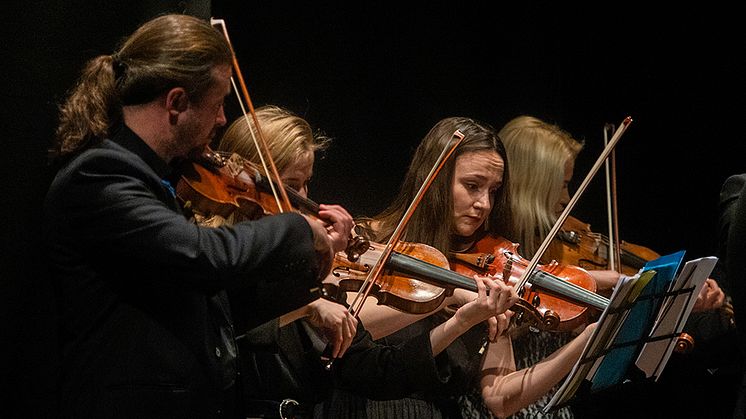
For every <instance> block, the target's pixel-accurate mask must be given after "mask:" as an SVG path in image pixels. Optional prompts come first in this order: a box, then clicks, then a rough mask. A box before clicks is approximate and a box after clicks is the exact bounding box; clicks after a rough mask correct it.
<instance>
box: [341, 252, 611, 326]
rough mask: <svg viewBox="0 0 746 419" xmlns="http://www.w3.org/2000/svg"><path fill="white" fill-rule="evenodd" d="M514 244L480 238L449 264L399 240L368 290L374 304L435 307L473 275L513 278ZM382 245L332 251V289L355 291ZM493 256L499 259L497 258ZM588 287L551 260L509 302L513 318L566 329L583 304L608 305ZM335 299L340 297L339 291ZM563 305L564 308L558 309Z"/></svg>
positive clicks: (588, 281)
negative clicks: (350, 252) (351, 255)
mask: <svg viewBox="0 0 746 419" xmlns="http://www.w3.org/2000/svg"><path fill="white" fill-rule="evenodd" d="M515 246H516V245H514V244H512V243H510V242H508V241H507V240H505V239H497V240H496V241H494V240H488V239H483V240H482V241H480V242H479V246H478V247H475V248H474V249H473V250H475V251H476V252H481V251H484V253H473V254H458V255H456V256H453V255H452V256H453V257H452V258H451V260H450V263H449V259H448V258H447V257H446V256H445V255H443V254H442V253H441V252H440V251H438V250H437V249H435V248H433V247H431V246H428V245H425V244H421V243H408V242H399V244H398V245H397V246H396V247H395V249H394V251H393V252H392V253H391V256H390V258H389V260H388V261H387V262H386V263H385V266H384V268H383V272H382V274H381V276H380V278H379V280H378V281H377V282H376V284H374V286H373V291H372V293H373V295H374V296H375V297H376V298H377V299H378V303H379V304H385V305H388V306H390V307H393V308H396V309H399V310H401V311H404V312H407V313H412V314H423V313H428V312H431V311H433V310H435V309H437V308H438V307H439V306H440V304H441V303H442V302H443V300H444V298H445V297H447V296H448V295H450V294H452V293H453V289H455V288H462V289H466V290H469V291H473V292H476V291H477V287H476V283H475V282H474V279H473V277H472V276H473V275H474V274H481V275H486V274H491V275H495V276H496V277H497V278H499V279H502V280H504V281H506V282H508V283H514V282H515V280H516V278H517V277H518V276H519V275H520V273H522V272H523V270H522V269H521V268H520V266H519V265H520V264H521V263H522V262H520V260H516V259H515V258H514V257H512V255H514V254H515ZM382 248H383V245H381V244H377V243H371V248H370V250H368V251H367V252H365V253H364V254H363V255H362V256H361V258H360V260H358V261H356V262H350V261H349V260H348V259H347V258H345V257H344V256H341V255H339V254H338V256H337V257H335V261H334V265H333V268H332V274H333V276H334V277H335V278H336V279H335V281H334V290H335V291H338V292H342V293H344V292H349V291H357V290H358V289H359V288H360V287H361V283H362V282H363V280H364V279H365V278H366V276H367V275H368V273H369V272H370V269H371V266H372V264H373V263H375V261H376V260H377V258H378V257H379V255H380V253H381V251H382ZM496 259H499V260H500V261H502V262H501V263H497V262H495V260H496ZM480 261H488V262H487V263H486V264H482V263H481V262H480ZM480 265H481V266H480ZM449 266H450V268H452V269H453V270H451V269H449ZM555 274H560V275H564V277H560V276H556V275H555ZM594 287H595V282H594V281H593V278H591V277H590V275H589V274H588V273H587V272H585V270H583V269H582V268H577V267H560V266H558V265H555V266H552V267H550V268H549V269H546V270H544V269H539V270H536V271H535V272H534V273H533V274H532V275H531V276H530V277H529V285H528V286H527V287H525V288H526V292H525V293H524V295H523V296H522V299H521V300H519V302H518V303H517V304H516V306H515V307H513V310H514V311H516V312H517V314H516V316H514V318H516V320H517V321H519V322H520V323H521V324H522V325H525V326H528V327H532V328H535V329H537V330H571V329H573V328H574V325H573V324H572V323H573V320H576V319H578V318H579V317H580V315H581V314H582V313H583V312H584V311H585V308H586V307H593V308H595V309H599V310H603V309H604V308H605V307H606V306H607V305H608V299H606V298H604V297H602V296H600V295H598V294H595V293H594V292H593V291H592V290H591V289H594ZM336 298H342V299H344V296H339V295H337V296H336ZM565 305H567V306H569V307H570V308H567V309H566V308H564V306H565Z"/></svg>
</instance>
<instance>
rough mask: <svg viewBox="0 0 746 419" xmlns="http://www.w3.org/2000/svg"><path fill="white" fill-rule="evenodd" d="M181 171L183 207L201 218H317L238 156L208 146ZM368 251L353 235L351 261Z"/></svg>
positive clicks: (315, 208)
mask: <svg viewBox="0 0 746 419" xmlns="http://www.w3.org/2000/svg"><path fill="white" fill-rule="evenodd" d="M179 171H180V174H181V176H180V178H179V181H178V182H177V184H176V196H177V197H178V198H179V199H180V200H181V201H182V203H183V206H184V208H186V209H189V210H190V211H192V212H196V213H197V214H200V215H202V216H205V217H211V216H214V215H218V216H221V217H223V218H229V217H232V216H233V217H236V218H239V219H247V220H255V219H257V218H261V217H263V216H267V215H274V214H279V213H281V212H283V211H298V212H301V213H304V214H306V215H310V216H314V217H315V218H317V219H318V213H319V205H318V204H317V203H315V202H313V201H311V200H310V199H308V198H305V197H304V196H302V195H300V194H299V193H298V192H296V191H295V190H294V189H292V188H289V187H285V186H284V185H277V183H276V182H274V181H272V180H270V179H269V178H268V177H266V176H264V175H263V174H262V172H261V171H260V170H259V168H257V167H256V165H254V164H253V163H252V162H250V161H248V160H246V159H244V158H243V157H241V156H240V155H238V154H236V153H224V152H219V151H213V150H212V149H210V148H209V147H205V148H204V149H203V150H200V151H199V152H194V153H192V155H191V156H190V158H189V159H187V160H185V161H183V162H182V163H181V164H180V167H179ZM278 188H283V189H284V190H285V193H286V194H287V196H288V198H289V201H290V203H291V204H292V206H293V208H289V209H288V208H285V209H283V208H282V206H281V204H280V202H279V200H277V199H276V198H275V195H274V194H273V193H272V191H273V190H274V189H278ZM322 221H323V220H322ZM367 248H368V243H367V241H366V240H364V239H363V238H362V237H361V236H358V235H355V236H354V237H353V236H352V234H350V238H349V239H348V245H347V248H346V249H345V252H346V254H347V257H348V258H350V260H356V259H357V258H359V257H360V254H361V253H363V252H365V251H366V250H367Z"/></svg>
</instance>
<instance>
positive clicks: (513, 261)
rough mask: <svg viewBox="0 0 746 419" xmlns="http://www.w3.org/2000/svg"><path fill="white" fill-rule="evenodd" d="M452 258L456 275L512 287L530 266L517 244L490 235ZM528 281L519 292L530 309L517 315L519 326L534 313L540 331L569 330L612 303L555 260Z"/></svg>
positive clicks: (578, 271) (576, 270)
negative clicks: (485, 277) (475, 276)
mask: <svg viewBox="0 0 746 419" xmlns="http://www.w3.org/2000/svg"><path fill="white" fill-rule="evenodd" d="M450 256H451V265H452V268H453V269H454V270H455V271H457V272H460V273H463V274H466V275H468V274H474V273H478V274H481V275H493V276H498V277H502V278H503V280H505V281H507V282H509V283H512V284H514V283H516V282H517V280H518V279H519V278H520V277H521V276H523V275H524V273H525V270H526V268H527V266H528V265H529V263H528V261H527V260H526V259H524V258H523V257H521V256H520V255H519V254H518V244H516V243H511V242H510V241H509V240H507V239H504V238H502V237H496V236H490V235H488V236H485V237H483V238H482V239H480V240H478V241H477V242H476V243H475V244H474V245H473V246H472V248H471V249H469V250H468V251H467V252H465V253H452V254H451V255H450ZM528 278H529V279H528V284H527V286H525V287H523V288H522V289H520V290H518V295H519V296H520V297H521V299H522V300H525V301H526V303H527V304H528V306H529V307H530V310H523V311H522V312H519V313H516V316H514V319H515V320H516V322H517V323H518V324H519V325H520V324H521V323H524V321H523V320H524V319H522V317H523V316H525V315H526V313H531V315H532V316H534V317H539V318H540V319H541V322H540V325H541V327H539V329H542V330H550V331H570V330H573V329H575V328H576V327H578V326H580V325H582V324H585V323H586V322H587V314H588V310H589V308H590V309H595V310H601V311H602V310H604V309H605V308H606V306H607V305H608V304H609V300H608V299H607V298H605V297H603V296H601V295H598V294H596V281H595V280H594V279H593V277H592V276H591V275H590V274H589V273H588V272H587V271H586V270H585V269H583V268H581V267H578V266H574V265H560V264H559V263H557V262H555V261H552V262H551V263H548V264H545V265H537V267H536V268H535V271H534V272H533V273H531V274H530V275H529V277H528ZM529 323H532V322H529ZM534 327H535V325H534Z"/></svg>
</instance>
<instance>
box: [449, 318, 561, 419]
mask: <svg viewBox="0 0 746 419" xmlns="http://www.w3.org/2000/svg"><path fill="white" fill-rule="evenodd" d="M571 339H572V335H571V334H570V333H557V332H539V333H531V332H527V333H525V334H524V335H523V336H521V337H519V338H517V339H514V340H513V351H514V353H515V362H516V368H517V369H518V370H521V369H523V368H528V367H530V366H532V365H534V364H536V363H537V362H539V361H541V360H543V359H544V358H546V357H548V356H549V355H551V354H552V353H553V352H554V351H556V350H557V349H559V348H560V347H562V346H563V345H565V344H566V343H567V342H569V341H570V340H571ZM560 384H561V383H558V384H557V385H555V386H554V387H553V388H552V390H550V391H549V392H548V393H547V394H545V395H544V396H542V397H541V398H540V399H539V400H537V401H536V402H535V403H533V404H531V405H529V406H526V407H525V408H523V409H521V410H519V411H518V412H516V413H515V414H514V415H512V416H510V418H511V419H519V418H531V419H537V418H552V419H572V418H573V414H572V411H571V410H570V408H569V407H564V408H562V409H558V410H555V411H552V412H549V413H544V412H543V411H542V409H543V408H544V406H546V405H547V404H548V403H549V400H551V398H552V396H553V395H554V393H555V392H556V391H557V389H558V388H559V385H560ZM459 404H460V406H461V413H462V415H463V417H464V418H492V417H494V416H493V415H492V413H491V412H490V411H489V409H488V408H487V406H486V405H485V404H484V402H483V400H482V394H481V391H480V389H479V385H478V384H477V385H475V386H474V387H473V388H472V390H471V391H470V392H469V393H467V394H466V395H464V396H462V397H461V398H460V399H459Z"/></svg>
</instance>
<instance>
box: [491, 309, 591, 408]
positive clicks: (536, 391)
mask: <svg viewBox="0 0 746 419" xmlns="http://www.w3.org/2000/svg"><path fill="white" fill-rule="evenodd" d="M595 325H596V324H595V323H592V324H591V325H589V326H587V327H586V328H585V330H583V332H582V333H581V334H580V335H578V336H577V337H576V338H575V339H573V340H572V341H570V342H569V343H567V344H566V345H565V346H563V347H562V348H560V349H558V350H557V351H555V352H554V353H553V354H552V355H550V356H548V357H547V358H546V359H544V360H542V361H541V362H539V363H537V364H535V365H533V366H531V367H529V368H524V369H522V370H520V371H516V370H515V369H516V367H515V360H514V357H513V348H512V342H511V340H510V338H509V337H505V336H502V337H500V338H498V340H497V342H495V343H492V344H490V346H489V348H488V349H487V354H486V355H485V359H484V364H483V366H482V381H481V386H482V397H483V398H484V402H485V404H486V405H487V407H488V408H489V409H490V411H491V412H492V414H494V415H495V416H497V417H506V416H509V415H511V414H513V413H515V412H517V411H518V410H520V409H522V408H524V407H526V406H528V405H529V404H531V403H533V402H535V401H536V400H538V399H539V398H540V397H542V396H543V395H544V394H546V393H547V392H549V391H550V390H551V389H552V387H554V386H555V385H556V384H557V383H559V382H560V380H562V379H563V378H564V377H565V376H566V375H567V374H569V373H570V371H571V370H572V367H573V365H574V364H575V362H576V361H577V360H578V358H579V357H580V354H581V353H582V351H583V348H584V347H585V344H586V342H587V341H588V339H589V338H590V336H591V334H592V333H593V329H595Z"/></svg>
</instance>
